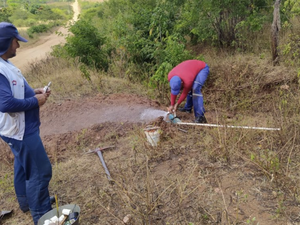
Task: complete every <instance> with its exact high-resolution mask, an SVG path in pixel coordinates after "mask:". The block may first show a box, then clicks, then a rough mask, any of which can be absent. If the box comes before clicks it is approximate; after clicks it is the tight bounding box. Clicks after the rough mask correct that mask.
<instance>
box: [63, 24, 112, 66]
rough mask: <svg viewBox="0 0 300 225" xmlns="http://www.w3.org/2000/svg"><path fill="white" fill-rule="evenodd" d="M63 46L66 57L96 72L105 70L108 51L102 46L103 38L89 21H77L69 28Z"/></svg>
mask: <svg viewBox="0 0 300 225" xmlns="http://www.w3.org/2000/svg"><path fill="white" fill-rule="evenodd" d="M70 32H71V33H72V34H73V35H69V36H68V37H67V38H66V39H67V44H66V45H65V46H64V48H65V49H66V52H67V53H68V55H70V56H71V57H73V58H77V57H78V58H79V61H80V62H81V63H83V64H85V65H87V66H90V67H92V68H95V69H97V70H105V71H106V70H107V68H108V58H107V57H108V50H107V49H106V47H107V46H104V43H105V38H104V37H102V36H101V35H100V33H99V32H98V30H97V29H96V28H95V27H94V26H93V25H92V22H91V21H87V20H79V21H78V22H76V23H75V24H74V25H73V26H71V28H70Z"/></svg>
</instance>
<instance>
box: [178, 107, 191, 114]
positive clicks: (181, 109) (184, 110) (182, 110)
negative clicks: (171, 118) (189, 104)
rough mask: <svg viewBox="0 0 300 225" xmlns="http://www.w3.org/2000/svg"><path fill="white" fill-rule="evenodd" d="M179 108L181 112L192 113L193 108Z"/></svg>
mask: <svg viewBox="0 0 300 225" xmlns="http://www.w3.org/2000/svg"><path fill="white" fill-rule="evenodd" d="M178 110H179V111H180V112H187V113H192V110H191V109H186V108H179V109H178Z"/></svg>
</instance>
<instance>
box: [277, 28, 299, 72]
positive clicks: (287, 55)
mask: <svg viewBox="0 0 300 225" xmlns="http://www.w3.org/2000/svg"><path fill="white" fill-rule="evenodd" d="M280 49H281V54H282V56H283V57H284V60H285V63H287V64H288V65H291V66H295V65H296V66H298V67H299V66H300V60H299V56H300V35H299V34H294V33H292V34H290V35H289V37H288V41H287V43H286V44H284V45H282V46H281V47H280Z"/></svg>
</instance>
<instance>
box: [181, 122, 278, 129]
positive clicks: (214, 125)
mask: <svg viewBox="0 0 300 225" xmlns="http://www.w3.org/2000/svg"><path fill="white" fill-rule="evenodd" d="M176 124H180V125H194V126H203V127H224V128H225V127H228V128H242V129H254V130H280V128H268V127H247V126H231V125H218V124H209V123H184V122H178V123H176Z"/></svg>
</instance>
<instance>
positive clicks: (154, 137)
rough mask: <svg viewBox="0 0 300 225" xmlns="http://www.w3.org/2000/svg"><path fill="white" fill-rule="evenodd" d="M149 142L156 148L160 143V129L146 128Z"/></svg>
mask: <svg viewBox="0 0 300 225" xmlns="http://www.w3.org/2000/svg"><path fill="white" fill-rule="evenodd" d="M144 132H145V134H146V137H147V140H148V142H149V143H150V144H151V145H152V146H153V147H156V146H157V145H158V143H159V141H160V133H161V129H160V127H152V126H151V127H146V128H145V129H144Z"/></svg>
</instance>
